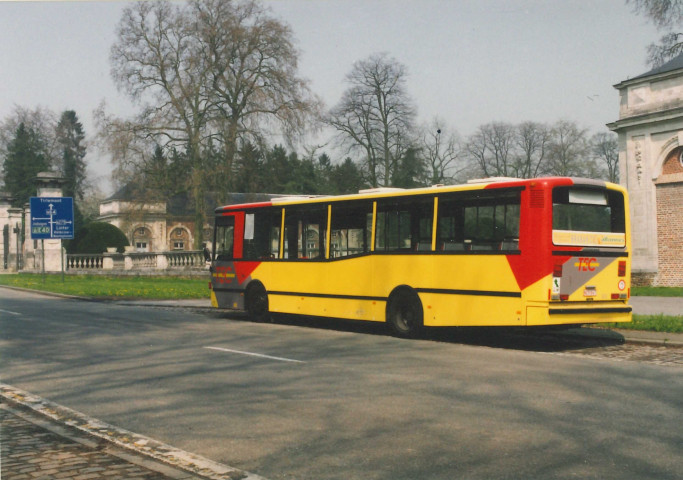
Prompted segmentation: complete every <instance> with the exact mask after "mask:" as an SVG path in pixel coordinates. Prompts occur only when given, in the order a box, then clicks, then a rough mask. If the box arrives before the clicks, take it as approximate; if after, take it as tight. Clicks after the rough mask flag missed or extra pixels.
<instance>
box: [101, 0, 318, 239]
mask: <svg viewBox="0 0 683 480" xmlns="http://www.w3.org/2000/svg"><path fill="white" fill-rule="evenodd" d="M297 60H298V52H297V51H296V49H294V47H293V40H292V34H291V30H290V29H289V27H287V26H286V25H283V24H282V23H281V22H279V21H278V20H275V19H274V18H272V17H271V16H269V15H268V13H267V12H266V10H265V9H263V8H262V7H261V6H260V5H259V4H258V3H257V2H255V1H252V0H247V1H245V2H243V3H238V2H233V1H231V0H194V1H192V2H191V3H188V4H183V5H178V4H175V3H170V2H168V1H165V0H162V1H154V2H151V1H148V2H140V3H135V4H132V5H131V6H129V7H127V8H126V9H125V10H124V13H123V16H122V18H121V20H120V22H119V27H118V32H117V40H116V42H115V43H114V45H113V46H112V49H111V64H112V75H113V77H114V79H115V81H116V83H117V85H118V87H119V88H120V89H121V90H122V91H123V92H125V93H127V94H128V95H129V96H130V97H131V98H132V99H133V100H135V101H138V102H141V103H142V111H141V113H140V114H139V115H138V116H137V117H136V118H135V119H134V120H132V121H119V120H113V121H110V122H104V123H102V124H101V125H102V127H103V128H105V129H109V131H107V132H106V133H107V134H108V135H116V136H118V138H119V139H120V140H121V141H119V142H118V147H119V148H123V153H121V152H119V153H118V154H117V155H116V156H117V157H118V158H120V159H123V158H124V157H126V155H125V153H126V152H130V150H128V148H129V147H130V146H139V145H146V147H149V146H150V145H149V143H148V140H151V143H152V144H154V145H160V146H162V147H164V148H165V149H166V150H167V151H168V150H169V149H172V148H175V149H178V150H182V151H184V152H185V154H186V156H187V158H188V164H189V166H190V171H189V172H188V173H187V176H186V179H187V187H188V189H189V190H191V192H192V197H193V199H194V202H195V211H196V215H197V216H196V219H195V224H196V228H195V232H196V235H195V242H196V244H195V247H199V246H200V245H201V243H202V241H203V238H202V235H203V224H204V222H205V220H206V219H205V218H204V215H205V214H204V211H205V209H204V205H203V203H204V198H205V195H204V193H205V190H206V188H207V185H211V184H212V182H213V184H214V185H216V186H220V187H223V188H226V187H227V182H226V181H221V180H225V179H229V178H230V176H231V174H232V170H233V161H234V157H235V154H236V151H237V148H238V142H239V141H240V140H241V139H244V137H245V136H247V137H249V136H251V137H254V136H257V135H258V133H260V132H263V129H264V127H265V126H266V124H273V125H274V124H277V125H278V126H280V127H281V128H282V131H283V132H284V133H285V134H291V133H294V132H301V131H302V129H303V127H304V125H305V124H306V122H307V120H309V119H310V118H311V117H312V116H314V115H315V113H316V112H317V108H318V100H317V99H316V98H315V97H314V96H312V95H311V94H310V91H309V89H308V84H307V83H306V81H304V80H302V79H300V78H298V77H296V70H297ZM102 118H106V115H103V116H102ZM130 135H133V136H135V137H137V139H131V138H130ZM212 139H218V140H220V141H221V142H222V144H223V146H224V152H223V153H224V156H225V159H224V160H225V161H224V164H223V168H222V169H219V171H216V169H215V168H213V169H209V168H207V165H205V158H204V153H205V152H207V151H210V150H212V147H211V140H212ZM145 151H146V152H147V155H150V154H152V153H153V151H154V148H151V149H149V148H146V149H145ZM128 161H130V157H129V156H128ZM123 170H126V168H124V169H123Z"/></svg>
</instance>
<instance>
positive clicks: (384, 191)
mask: <svg viewBox="0 0 683 480" xmlns="http://www.w3.org/2000/svg"><path fill="white" fill-rule="evenodd" d="M537 184H542V185H545V186H549V187H552V186H555V185H587V186H593V187H602V188H605V187H609V188H613V189H622V187H620V186H619V185H616V184H613V183H609V182H605V181H603V180H594V179H589V178H578V177H539V178H527V179H522V178H510V177H491V178H482V179H475V180H470V181H468V182H467V183H466V184H458V185H433V186H431V187H419V188H406V189H403V188H391V187H380V188H371V189H365V190H360V191H359V192H358V193H350V194H345V195H291V196H282V197H277V198H272V199H271V200H270V201H265V202H254V203H240V204H234V205H224V206H221V207H217V208H216V210H215V213H217V214H218V213H221V212H225V211H230V210H243V209H250V208H262V207H269V206H277V205H282V206H284V205H299V204H308V203H311V204H315V203H329V202H339V201H348V200H361V199H376V198H392V197H403V196H411V195H429V194H435V193H445V192H460V191H463V192H464V191H473V190H484V189H486V190H488V189H496V188H515V187H517V188H523V187H526V186H532V187H533V186H535V185H537Z"/></svg>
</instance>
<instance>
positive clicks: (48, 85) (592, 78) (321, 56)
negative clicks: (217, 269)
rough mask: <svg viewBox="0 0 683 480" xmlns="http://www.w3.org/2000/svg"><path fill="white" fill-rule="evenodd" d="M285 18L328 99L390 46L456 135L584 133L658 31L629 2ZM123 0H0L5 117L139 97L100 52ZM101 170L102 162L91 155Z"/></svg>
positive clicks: (412, 3)
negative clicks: (521, 128) (502, 126)
mask: <svg viewBox="0 0 683 480" xmlns="http://www.w3.org/2000/svg"><path fill="white" fill-rule="evenodd" d="M265 3H266V4H267V5H269V6H270V7H271V8H272V10H273V11H274V13H275V15H276V16H278V17H280V18H281V19H282V20H284V21H285V22H287V23H288V24H290V25H291V27H292V29H293V31H294V35H295V37H296V39H297V42H298V47H299V49H300V51H301V57H300V73H301V75H302V76H304V77H306V78H308V79H309V80H310V81H311V87H312V89H313V91H314V92H315V93H317V94H318V95H319V96H321V97H322V98H323V100H324V101H325V102H326V105H327V107H331V106H333V105H334V104H336V103H337V102H338V101H339V99H340V97H341V94H342V92H343V91H344V89H345V88H346V85H345V84H344V76H345V75H346V74H347V73H348V72H349V70H350V69H351V66H352V64H353V62H355V61H357V60H360V59H364V58H366V57H368V56H369V55H371V54H372V53H376V52H387V53H389V54H390V55H391V56H393V57H395V58H396V59H397V60H398V61H400V62H401V63H403V64H404V65H406V67H407V69H408V74H409V77H408V91H409V94H410V95H411V96H412V97H413V99H414V102H415V104H416V106H417V109H418V116H419V120H420V121H428V120H430V119H431V118H433V117H434V116H439V117H440V118H442V119H443V120H444V121H445V122H446V124H447V125H448V126H449V127H450V128H452V129H455V130H457V131H458V132H459V133H460V134H461V135H462V136H467V135H469V134H471V133H473V132H474V131H475V130H476V128H477V127H478V126H480V125H482V124H485V123H489V122H492V121H506V122H512V123H518V122H522V121H527V120H531V121H538V122H555V121H557V120H560V119H568V120H572V121H575V122H577V123H578V124H579V125H580V126H582V127H584V128H588V129H589V130H590V131H591V132H598V131H606V127H605V126H604V125H605V123H608V122H611V121H614V120H616V119H617V117H618V110H619V99H618V94H617V91H616V90H615V89H614V88H613V87H612V85H614V84H616V83H618V82H620V81H622V80H625V79H627V78H629V77H634V76H636V75H639V74H641V73H644V72H645V71H647V70H649V68H648V67H647V66H646V65H645V53H646V51H645V49H646V46H647V45H648V44H649V43H651V42H653V41H655V40H656V39H657V38H658V37H659V35H658V33H657V32H656V30H655V29H654V27H652V25H651V24H649V23H648V22H647V20H646V19H645V18H643V17H640V16H637V15H635V14H634V13H632V9H631V7H629V6H627V5H626V4H625V2H624V0H548V1H542V0H507V1H504V0H459V1H455V0H453V1H446V0H384V1H372V0H316V1H314V0H275V1H272V0H271V1H267V2H265ZM127 4H128V2H125V1H99V2H89V1H81V2H59V1H57V2H4V1H0V120H2V119H4V118H6V117H7V116H8V115H9V114H10V113H11V112H12V111H13V109H14V106H15V105H20V106H23V107H28V108H35V107H37V106H43V107H47V108H50V109H52V110H54V111H55V112H56V113H60V112H61V111H63V110H65V109H73V110H76V113H77V114H78V116H79V118H80V119H81V121H82V122H83V124H84V127H85V130H86V134H92V133H93V129H94V126H93V123H92V111H93V109H95V108H96V107H97V106H98V104H99V103H100V102H101V101H103V100H106V102H107V105H108V107H109V110H110V111H113V112H115V113H118V114H120V115H129V114H130V113H132V112H134V111H135V110H134V106H133V105H132V104H131V103H130V102H129V101H128V100H127V99H126V98H125V97H124V96H122V95H121V94H119V93H118V92H117V90H116V87H115V86H114V83H113V81H112V79H111V76H110V73H109V69H110V67H109V49H110V47H111V45H112V43H113V42H114V39H115V36H114V32H115V27H116V24H117V23H118V21H119V19H120V17H121V11H122V10H123V8H124V7H125V6H126V5H127ZM86 158H87V160H88V161H89V163H90V167H91V169H92V171H93V173H95V174H98V175H106V174H107V173H108V171H109V169H110V167H109V165H108V162H107V161H106V159H103V158H97V155H96V154H95V152H91V154H90V155H89V156H88V157H86Z"/></svg>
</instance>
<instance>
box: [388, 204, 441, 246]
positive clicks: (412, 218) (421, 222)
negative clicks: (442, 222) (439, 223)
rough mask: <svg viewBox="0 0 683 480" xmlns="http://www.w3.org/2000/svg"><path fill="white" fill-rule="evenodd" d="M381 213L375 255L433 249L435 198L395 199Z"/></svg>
mask: <svg viewBox="0 0 683 480" xmlns="http://www.w3.org/2000/svg"><path fill="white" fill-rule="evenodd" d="M377 210H378V211H377V222H376V223H377V226H376V231H375V251H387V252H388V251H406V252H411V251H413V252H414V251H425V250H431V249H432V222H433V212H434V199H433V197H425V198H411V200H410V201H406V200H402V199H395V200H393V201H391V203H389V202H386V203H380V204H378V209H377Z"/></svg>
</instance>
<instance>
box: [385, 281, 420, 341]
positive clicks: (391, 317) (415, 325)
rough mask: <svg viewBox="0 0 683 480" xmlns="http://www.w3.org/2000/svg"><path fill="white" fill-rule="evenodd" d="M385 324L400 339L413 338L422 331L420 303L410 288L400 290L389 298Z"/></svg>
mask: <svg viewBox="0 0 683 480" xmlns="http://www.w3.org/2000/svg"><path fill="white" fill-rule="evenodd" d="M387 322H388V323H389V326H390V327H391V330H392V332H393V333H394V334H395V335H396V336H399V337H402V338H415V337H417V336H418V335H419V334H420V332H421V331H422V327H423V310H422V302H421V301H420V297H418V295H417V293H416V292H415V291H414V290H412V289H410V288H401V289H399V290H396V291H394V293H392V294H391V295H390V296H389V302H388V304H387Z"/></svg>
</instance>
